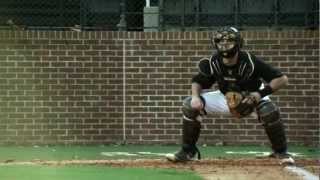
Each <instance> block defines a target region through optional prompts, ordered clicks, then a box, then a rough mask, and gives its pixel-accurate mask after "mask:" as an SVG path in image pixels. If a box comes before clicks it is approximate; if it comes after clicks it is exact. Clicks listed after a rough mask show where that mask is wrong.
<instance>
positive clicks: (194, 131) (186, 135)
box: [182, 119, 201, 159]
mask: <svg viewBox="0 0 320 180" xmlns="http://www.w3.org/2000/svg"><path fill="white" fill-rule="evenodd" d="M200 129H201V123H200V122H199V121H196V120H194V121H189V120H186V119H183V129H182V144H183V145H182V146H183V149H185V150H186V151H191V152H193V153H198V159H200V158H201V155H200V152H199V149H198V148H197V146H196V143H197V141H198V139H199V136H200Z"/></svg>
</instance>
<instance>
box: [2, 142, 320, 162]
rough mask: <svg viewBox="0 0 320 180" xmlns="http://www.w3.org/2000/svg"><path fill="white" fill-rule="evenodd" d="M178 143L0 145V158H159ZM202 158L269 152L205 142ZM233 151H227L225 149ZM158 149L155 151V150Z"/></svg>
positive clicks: (296, 149) (310, 153)
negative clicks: (107, 154)
mask: <svg viewBox="0 0 320 180" xmlns="http://www.w3.org/2000/svg"><path fill="white" fill-rule="evenodd" d="M179 148H180V147H179V146H160V145H153V146H145V145H139V146H138V145H125V146H114V145H110V146H40V147H39V146H28V147H23V146H2V147H0V161H6V160H14V161H29V160H74V159H77V160H83V159H84V160H85V159H90V160H97V159H122V158H125V159H130V158H131V159H138V158H148V159H152V158H163V154H165V153H172V152H175V151H177V150H178V149H179ZM199 149H200V151H201V153H202V156H203V158H219V157H227V158H228V157H232V158H234V157H236V158H237V157H239V158H240V157H253V156H255V155H256V154H254V153H252V154H243V153H241V152H247V151H250V152H265V153H268V152H270V148H269V147H265V146H208V147H199ZM289 150H290V152H293V153H300V154H301V155H303V158H317V157H319V154H320V150H319V149H316V148H310V147H303V146H293V147H290V149H289ZM231 151H232V152H235V153H234V154H227V152H231ZM108 152H109V153H110V152H124V153H125V152H127V153H130V154H133V155H131V156H126V155H121V154H117V155H115V156H106V155H104V154H103V153H108ZM140 152H150V153H151V154H141V153H140ZM157 153H158V154H157Z"/></svg>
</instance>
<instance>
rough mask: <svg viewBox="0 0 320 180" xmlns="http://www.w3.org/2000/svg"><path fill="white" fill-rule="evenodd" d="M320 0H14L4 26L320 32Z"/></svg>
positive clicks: (0, 12)
mask: <svg viewBox="0 0 320 180" xmlns="http://www.w3.org/2000/svg"><path fill="white" fill-rule="evenodd" d="M318 19H319V1H318V0H308V1H300V0H273V1H263V0H256V1H252V0H224V1H219V0H107V1H106V0H55V1H44V0H32V1H30V0H10V1H1V2H0V26H1V27H2V28H10V29H37V30H39V29H55V30H68V29H72V30H79V31H80V30H112V31H117V30H121V31H173V30H174V31H186V30H191V31H192V30H208V29H213V28H215V27H219V26H225V25H234V26H237V27H240V28H241V27H242V28H265V27H271V28H287V27H290V28H292V27H299V28H318V27H319V20H318Z"/></svg>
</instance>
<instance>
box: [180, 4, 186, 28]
mask: <svg viewBox="0 0 320 180" xmlns="http://www.w3.org/2000/svg"><path fill="white" fill-rule="evenodd" d="M182 8H183V9H182V15H181V30H182V31H184V30H185V22H184V18H185V15H186V2H185V0H182Z"/></svg>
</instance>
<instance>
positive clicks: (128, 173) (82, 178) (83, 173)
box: [0, 165, 201, 180]
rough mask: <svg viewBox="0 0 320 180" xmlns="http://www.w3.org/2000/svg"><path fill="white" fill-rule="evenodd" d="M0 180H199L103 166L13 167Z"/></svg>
mask: <svg viewBox="0 0 320 180" xmlns="http://www.w3.org/2000/svg"><path fill="white" fill-rule="evenodd" d="M0 179H8V180H35V179H41V180H73V179H76V180H102V179H115V180H141V179H143V180H164V179H170V180H201V177H200V176H198V175H196V174H195V173H193V172H190V171H176V170H171V169H144V168H113V167H103V166H57V167H54V166H39V165H32V166H26V165H15V166H3V167H1V168H0Z"/></svg>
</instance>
